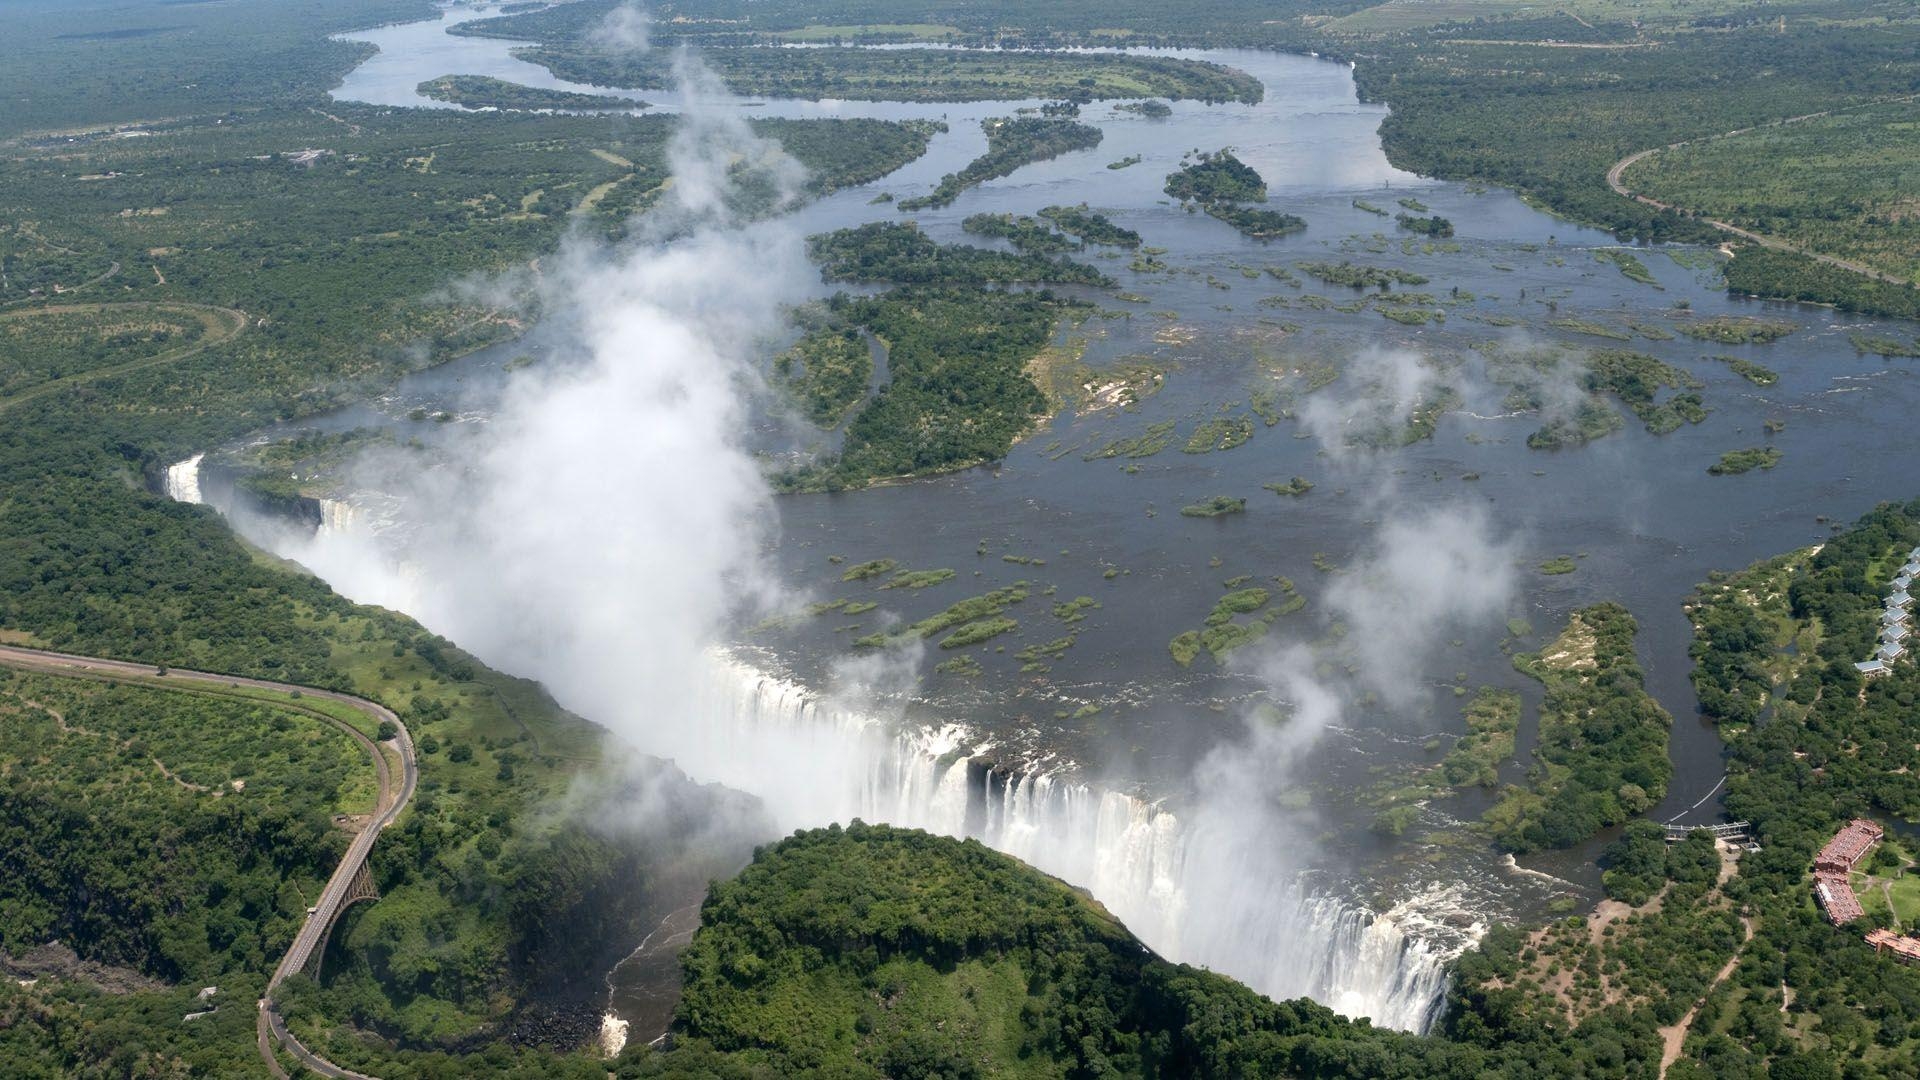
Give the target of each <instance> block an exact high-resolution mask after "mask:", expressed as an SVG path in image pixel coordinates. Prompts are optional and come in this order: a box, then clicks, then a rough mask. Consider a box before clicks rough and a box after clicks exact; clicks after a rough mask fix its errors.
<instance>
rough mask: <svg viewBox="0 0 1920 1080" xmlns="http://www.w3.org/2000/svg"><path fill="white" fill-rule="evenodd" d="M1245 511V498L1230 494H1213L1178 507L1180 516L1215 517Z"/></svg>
mask: <svg viewBox="0 0 1920 1080" xmlns="http://www.w3.org/2000/svg"><path fill="white" fill-rule="evenodd" d="M1246 512H1247V500H1245V499H1236V498H1234V497H1233V496H1231V495H1215V496H1213V497H1212V498H1210V499H1202V500H1201V501H1199V502H1197V503H1189V504H1187V505H1186V506H1183V507H1181V508H1180V516H1181V517H1197V518H1215V517H1226V516H1227V515H1229V514H1244V513H1246Z"/></svg>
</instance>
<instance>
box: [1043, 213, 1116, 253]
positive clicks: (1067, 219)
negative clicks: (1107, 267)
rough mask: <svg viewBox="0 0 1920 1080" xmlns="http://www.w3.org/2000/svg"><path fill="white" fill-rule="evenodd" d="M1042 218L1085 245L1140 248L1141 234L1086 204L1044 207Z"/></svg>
mask: <svg viewBox="0 0 1920 1080" xmlns="http://www.w3.org/2000/svg"><path fill="white" fill-rule="evenodd" d="M1040 216H1041V217H1043V218H1045V219H1046V220H1048V221H1051V222H1053V224H1054V227H1055V228H1057V229H1059V230H1060V231H1061V232H1065V233H1071V234H1073V235H1074V236H1077V237H1079V238H1080V242H1081V243H1083V244H1100V245H1104V246H1107V247H1123V248H1137V247H1139V246H1140V234H1139V233H1137V232H1134V231H1133V230H1132V229H1123V228H1121V227H1120V226H1118V225H1115V224H1114V223H1113V221H1112V220H1111V219H1109V218H1108V217H1107V216H1106V215H1105V214H1101V213H1097V212H1095V211H1093V210H1089V209H1088V208H1087V204H1086V203H1081V204H1080V205H1079V206H1047V207H1042V208H1041V210H1040Z"/></svg>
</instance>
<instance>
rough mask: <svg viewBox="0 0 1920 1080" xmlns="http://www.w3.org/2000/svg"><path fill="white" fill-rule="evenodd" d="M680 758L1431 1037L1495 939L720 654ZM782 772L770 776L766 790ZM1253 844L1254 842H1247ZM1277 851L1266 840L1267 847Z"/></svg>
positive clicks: (1277, 841) (1284, 854)
mask: <svg viewBox="0 0 1920 1080" xmlns="http://www.w3.org/2000/svg"><path fill="white" fill-rule="evenodd" d="M696 712H697V714H698V716H699V717H700V720H701V722H699V723H695V724H690V725H686V726H685V727H684V728H682V730H681V732H680V733H679V734H680V735H681V736H683V737H682V738H679V739H677V740H676V742H677V743H678V745H676V746H675V747H672V748H667V747H653V748H648V749H653V750H656V751H657V752H661V753H668V752H671V753H673V754H674V755H675V756H676V759H677V760H678V762H679V764H680V765H681V766H682V767H683V768H684V769H686V770H687V771H688V772H689V773H690V774H692V775H693V776H695V777H696V778H699V779H702V780H714V781H719V782H721V783H725V784H728V785H730V786H736V787H739V788H741V789H742V790H747V791H752V792H754V793H755V794H757V795H759V796H761V798H762V799H764V800H765V801H766V803H767V807H768V809H769V811H770V812H771V813H773V814H774V816H775V818H776V820H777V821H778V822H779V823H780V824H781V826H782V827H783V828H796V827H803V826H813V825H819V824H821V823H824V822H829V821H845V820H848V819H850V818H853V817H859V818H863V819H865V820H868V821H884V822H889V823H892V824H896V825H905V826H913V827H917V828H923V829H927V830H929V831H932V832H938V833H943V834H946V835H950V836H957V837H970V838H973V839H977V840H979V841H981V842H982V843H985V844H987V845H988V846H991V847H994V848H997V849H998V850H1000V851H1004V852H1006V853H1007V854H1009V855H1013V856H1015V857H1017V858H1020V859H1021V860H1023V861H1025V862H1027V863H1030V864H1031V865H1033V866H1036V867H1038V868H1039V869H1041V870H1044V871H1046V872H1048V873H1050V874H1053V875H1055V876H1057V877H1060V878H1062V879H1064V880H1066V881H1068V882H1070V883H1072V884H1075V885H1079V886H1081V887H1083V888H1085V889H1087V890H1088V891H1089V892H1091V893H1092V894H1093V896H1094V897H1095V898H1096V899H1098V900H1099V901H1100V902H1101V903H1102V904H1104V905H1105V906H1106V907H1107V908H1108V910H1110V911H1112V912H1113V913H1114V914H1115V915H1116V916H1118V917H1119V918H1120V919H1121V920H1122V921H1123V922H1125V923H1126V924H1127V926H1128V928H1129V929H1131V930H1132V931H1133V932H1134V933H1135V934H1137V935H1138V936H1139V937H1140V938H1141V940H1143V941H1145V942H1146V943H1147V944H1148V945H1149V946H1151V947H1152V948H1153V949H1154V950H1155V951H1156V952H1158V953H1160V954H1161V955H1163V956H1166V957H1168V958H1170V959H1173V960H1177V961H1183V962H1186V963H1192V964H1196V965H1200V966H1204V967H1208V968H1211V969H1213V970H1215V971H1219V972H1222V973H1224V974H1227V975H1231V976H1233V977H1235V978H1237V979H1240V980H1241V981H1243V982H1245V983H1247V984H1248V985H1250V986H1252V987H1254V988H1255V989H1257V990H1259V991H1261V992H1263V993H1266V994H1269V995H1271V996H1274V997H1278V998H1289V997H1301V996H1306V997H1311V998H1313V999H1315V1000H1317V1001H1320V1002H1322V1003H1324V1004H1326V1005H1328V1006H1330V1007H1332V1008H1334V1009H1335V1010H1337V1011H1339V1012H1341V1013H1344V1014H1346V1015H1349V1016H1365V1017H1368V1018H1370V1019H1371V1020H1373V1022H1374V1023H1376V1024H1380V1025H1383V1026H1388V1027H1394V1028H1399V1029H1403V1030H1410V1031H1423V1030H1425V1029H1426V1027H1427V1026H1428V1024H1429V1023H1430V1022H1431V1021H1432V1020H1433V1018H1434V1016H1435V1015H1436V1013H1437V1011H1438V1008H1439V1004H1440V1000H1441V997H1442V995H1443V993H1444V991H1445V989H1446V970H1445V967H1446V963H1447V961H1448V960H1450V959H1451V958H1452V957H1453V956H1455V955H1458V953H1459V951H1460V950H1461V949H1463V948H1465V947H1467V946H1468V945H1470V944H1471V943H1472V942H1473V941H1475V940H1477V938H1478V937H1479V934H1480V932H1481V930H1482V929H1483V927H1481V926H1480V925H1479V924H1478V923H1474V924H1473V925H1471V926H1469V927H1466V928H1459V927H1455V926H1450V925H1447V924H1446V923H1443V922H1441V921H1440V920H1437V919H1434V918H1432V917H1430V916H1429V915H1427V914H1425V913H1426V912H1431V911H1434V910H1441V909H1456V910H1457V907H1458V905H1457V897H1456V896H1454V895H1452V894H1451V893H1449V892H1448V891H1447V890H1435V891H1432V892H1429V893H1426V894H1422V895H1419V896H1415V897H1412V898H1410V899H1408V900H1405V901H1403V902H1401V903H1399V904H1397V905H1396V906H1394V907H1392V908H1389V909H1388V910H1386V911H1384V912H1378V913H1376V912H1373V911H1370V910H1367V909H1366V908H1364V907H1360V906H1357V905H1355V904H1351V903H1348V902H1346V901H1344V900H1341V899H1337V898H1334V897H1330V896H1325V895H1316V894H1315V893H1314V892H1313V890H1312V887H1311V885H1312V882H1311V875H1310V874H1309V873H1307V872H1305V871H1303V870H1302V869H1301V868H1300V867H1299V866H1298V864H1296V863H1294V862H1292V860H1291V859H1290V858H1289V851H1288V850H1287V847H1286V841H1285V840H1284V839H1283V838H1280V837H1264V838H1244V837H1241V838H1237V839H1236V838H1234V837H1233V833H1232V830H1231V829H1226V828H1223V829H1220V830H1217V831H1216V830H1214V829H1212V828H1210V827H1209V826H1208V825H1207V823H1205V822H1203V821H1194V822H1188V821H1183V820H1182V819H1181V818H1180V817H1179V816H1177V815H1175V814H1174V813H1172V812H1171V811H1169V810H1168V809H1166V808H1164V807H1162V806H1160V805H1159V804H1156V803H1150V802H1147V801H1144V800H1142V799H1138V798H1135V797H1133V796H1130V795H1126V794H1123V793H1120V792H1115V791H1106V790H1101V789H1099V788H1096V787H1093V786H1090V785H1087V784H1082V783H1077V782H1072V781H1068V780H1063V779H1059V778H1056V777H1053V776H1049V775H1020V774H1014V775H1006V774H1002V773H996V772H994V771H993V770H992V769H990V768H988V767H986V766H985V765H984V764H980V763H977V762H976V760H975V759H976V757H977V756H978V755H979V754H980V753H982V752H983V751H987V750H990V748H991V747H990V744H989V743H987V742H985V741H982V740H980V739H979V738H978V737H977V736H976V734H975V733H974V732H972V731H970V730H969V729H967V728H966V727H964V726H962V725H958V724H947V725H944V726H938V727H921V728H914V727H911V726H906V727H897V726H895V725H893V724H890V723H887V722H885V721H882V720H880V719H878V718H876V717H873V716H869V715H863V714H861V713H860V712H857V711H854V710H851V709H846V708H839V707H836V706H834V705H832V704H831V703H828V702H824V701H822V700H820V699H818V698H817V697H816V696H814V695H813V694H811V693H809V692H808V691H807V690H806V689H805V688H803V687H801V686H799V685H797V684H795V683H793V682H790V681H788V680H785V679H781V678H779V677H776V676H773V675H769V674H767V673H764V672H761V671H759V670H757V669H755V668H753V667H750V666H748V665H746V664H744V663H741V662H740V661H739V660H738V659H736V658H732V657H717V658H716V659H715V662H714V667H713V672H712V677H711V678H710V679H708V680H706V686H705V689H704V694H703V700H702V701H701V702H700V703H699V707H698V708H697V710H696ZM769 777H780V778H782V779H779V780H775V781H773V782H772V783H773V787H772V789H769V781H768V778H769ZM1249 839H1250V840H1251V842H1249ZM1262 841H1267V842H1262Z"/></svg>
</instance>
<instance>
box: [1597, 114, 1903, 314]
mask: <svg viewBox="0 0 1920 1080" xmlns="http://www.w3.org/2000/svg"><path fill="white" fill-rule="evenodd" d="M1916 97H1920V95H1912V94H1909V95H1907V96H1905V97H1897V98H1888V99H1885V100H1883V101H1875V102H1868V103H1867V104H1869V105H1887V104H1892V103H1894V102H1899V101H1912V100H1914V99H1915V98H1916ZM1834 111H1835V110H1832V109H1826V110H1823V111H1821V112H1813V113H1806V114H1804V115H1801V116H1789V117H1787V118H1786V119H1784V120H1775V121H1772V122H1771V123H1766V124H1756V125H1754V126H1753V127H1743V128H1736V129H1735V130H1733V131H1723V132H1721V133H1720V134H1718V135H1708V136H1705V137H1703V138H1698V139H1682V140H1681V141H1679V142H1676V143H1668V144H1667V145H1665V146H1655V147H1650V148H1648V149H1646V150H1641V151H1637V152H1635V153H1632V154H1628V155H1627V156H1626V157H1623V158H1621V159H1620V160H1619V161H1616V162H1614V163H1613V168H1611V169H1608V170H1607V186H1608V187H1610V188H1612V189H1613V193H1614V194H1615V195H1624V196H1626V197H1627V198H1629V199H1632V200H1633V201H1635V202H1637V203H1644V204H1645V205H1647V206H1651V207H1653V208H1654V209H1656V210H1667V211H1671V212H1673V213H1676V214H1684V215H1686V216H1687V217H1690V218H1694V219H1696V220H1699V221H1704V222H1706V223H1707V224H1708V225H1711V226H1713V227H1714V228H1716V229H1719V230H1720V231H1721V232H1724V233H1730V234H1732V235H1734V236H1738V237H1740V238H1741V239H1742V240H1751V241H1753V242H1754V243H1756V244H1759V245H1760V246H1761V247H1764V248H1772V249H1773V250H1775V251H1789V252H1792V253H1793V254H1795V255H1804V256H1806V257H1807V258H1809V259H1813V260H1814V261H1816V262H1823V263H1826V264H1827V265H1828V266H1837V267H1839V268H1840V269H1842V270H1851V271H1853V272H1854V273H1856V274H1863V275H1865V276H1867V277H1870V278H1873V279H1874V280H1876V281H1885V282H1890V283H1892V284H1894V285H1905V284H1908V282H1906V281H1905V280H1903V279H1901V278H1899V277H1896V276H1894V275H1892V274H1887V273H1883V272H1881V271H1879V270H1875V269H1874V268H1873V267H1871V266H1868V265H1866V264H1865V263H1857V262H1854V261H1852V260H1851V259H1841V258H1837V257H1835V256H1832V255H1822V254H1820V253H1819V252H1817V251H1810V250H1808V249H1807V248H1804V247H1801V246H1800V245H1798V244H1790V243H1788V242H1787V241H1785V240H1780V239H1777V238H1775V237H1771V236H1762V235H1760V234H1759V233H1757V232H1754V231H1752V230H1751V229H1743V228H1741V227H1740V226H1738V225H1733V224H1730V223H1728V222H1725V221H1717V220H1715V219H1713V218H1710V217H1706V216H1703V215H1701V214H1699V213H1697V212H1695V211H1692V210H1688V209H1686V208H1685V207H1681V206H1674V205H1673V204H1672V203H1664V202H1661V201H1660V200H1659V199H1655V198H1652V197H1651V196H1647V195H1638V194H1635V193H1634V192H1633V191H1631V190H1629V189H1628V187H1627V184H1626V180H1625V178H1624V176H1625V173H1626V171H1627V169H1628V168H1629V167H1631V166H1632V165H1633V164H1634V163H1635V162H1637V161H1640V160H1642V159H1644V158H1648V157H1652V156H1653V155H1654V154H1657V153H1659V152H1660V151H1662V150H1673V149H1677V148H1679V147H1682V146H1687V145H1690V144H1692V143H1697V142H1712V141H1714V140H1716V139H1730V138H1733V137H1734V136H1737V135H1745V134H1747V133H1748V132H1753V131H1759V130H1761V129H1762V128H1774V127H1785V126H1786V125H1788V124H1798V123H1800V122H1802V121H1805V120H1817V119H1819V118H1821V117H1823V116H1831V115H1833V113H1834Z"/></svg>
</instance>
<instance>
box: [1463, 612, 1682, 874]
mask: <svg viewBox="0 0 1920 1080" xmlns="http://www.w3.org/2000/svg"><path fill="white" fill-rule="evenodd" d="M1638 631H1639V624H1638V623H1637V622H1636V621H1635V620H1634V618H1633V616H1632V615H1631V614H1629V613H1628V612H1627V609H1625V608H1623V607H1621V606H1620V605H1618V604H1611V603H1608V604H1595V605H1593V606H1592V607H1587V608H1583V609H1581V610H1579V611H1576V612H1574V613H1573V615H1572V616H1571V617H1570V618H1569V619H1568V621H1567V628H1566V629H1565V630H1564V631H1562V632H1561V634H1560V636H1559V637H1557V638H1555V639H1554V641H1553V642H1552V644H1550V645H1548V646H1547V647H1546V648H1545V649H1543V650H1541V651H1540V652H1538V653H1528V654H1522V655H1519V656H1516V657H1514V666H1515V667H1517V668H1519V669H1520V670H1521V671H1522V672H1524V673H1526V674H1528V675H1531V676H1532V677H1534V678H1536V679H1539V680H1540V681H1541V682H1542V683H1543V684H1545V686H1546V697H1545V700H1544V701H1542V702H1541V706H1540V736H1539V745H1538V747H1537V748H1536V750H1535V751H1534V753H1535V756H1536V758H1537V763H1536V767H1535V769H1534V770H1533V772H1532V774H1531V776H1530V778H1529V782H1528V784H1527V786H1526V787H1512V788H1508V789H1507V790H1506V792H1505V793H1504V794H1503V795H1502V796H1501V798H1500V801H1499V802H1498V803H1496V804H1495V805H1494V806H1493V807H1491V808H1490V809H1488V811H1487V813H1486V816H1485V819H1484V821H1485V824H1486V827H1487V830H1488V832H1489V833H1490V834H1491V835H1492V836H1493V838H1494V840H1495V842H1497V843H1498V844H1500V845H1501V846H1502V847H1505V848H1507V849H1508V850H1510V851H1516V852H1527V851H1533V850H1536V849H1539V848H1545V847H1556V848H1560V847H1572V846H1573V845H1575V844H1578V843H1581V842H1582V841H1585V840H1586V839H1587V838H1588V837H1591V836H1592V835H1593V834H1594V833H1596V832H1598V831H1599V830H1600V829H1603V828H1605V827H1607V826H1609V825H1617V824H1619V823H1620V822H1622V821H1625V820H1626V819H1628V818H1629V817H1632V816H1634V815H1636V814H1640V813H1643V812H1645V811H1646V810H1648V809H1649V808H1651V807H1652V806H1653V805H1654V804H1656V803H1658V802H1659V801H1660V800H1661V799H1662V798H1664V797H1665V796H1666V793H1667V781H1668V779H1669V778H1670V777H1671V776H1672V775H1673V764H1672V762H1670V761H1669V760H1668V757H1667V734H1668V730H1669V728H1671V727H1672V725H1673V718H1672V717H1671V716H1669V715H1668V714H1667V711H1666V710H1665V709H1663V708H1661V707H1660V703H1659V702H1657V701H1655V700H1654V699H1653V698H1652V697H1651V696H1650V695H1649V694H1648V693H1647V692H1646V689H1645V687H1644V685H1643V684H1644V676H1643V674H1642V672H1641V670H1640V664H1639V660H1638V659H1637V657H1636V656H1635V654H1634V648H1633V645H1634V636H1635V635H1636V634H1637V633H1638Z"/></svg>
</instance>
